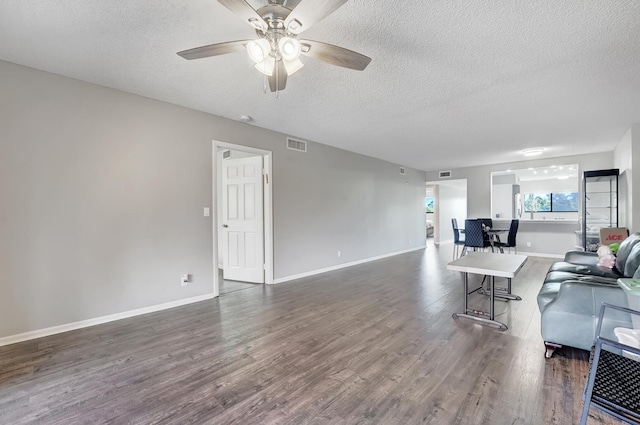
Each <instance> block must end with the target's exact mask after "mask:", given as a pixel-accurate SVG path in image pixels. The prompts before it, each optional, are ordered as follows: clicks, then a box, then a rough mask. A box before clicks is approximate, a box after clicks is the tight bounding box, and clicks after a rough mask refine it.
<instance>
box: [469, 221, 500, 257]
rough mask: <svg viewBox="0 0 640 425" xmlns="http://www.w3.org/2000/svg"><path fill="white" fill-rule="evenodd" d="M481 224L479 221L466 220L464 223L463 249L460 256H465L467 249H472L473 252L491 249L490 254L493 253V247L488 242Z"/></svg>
mask: <svg viewBox="0 0 640 425" xmlns="http://www.w3.org/2000/svg"><path fill="white" fill-rule="evenodd" d="M482 224H483V223H482V221H480V220H479V219H477V220H473V219H467V220H465V221H464V248H463V249H462V255H465V254H466V252H467V248H473V250H474V251H477V250H478V249H485V248H491V252H493V245H492V244H491V241H490V240H489V236H488V235H487V234H486V233H485V231H484V230H483V228H482Z"/></svg>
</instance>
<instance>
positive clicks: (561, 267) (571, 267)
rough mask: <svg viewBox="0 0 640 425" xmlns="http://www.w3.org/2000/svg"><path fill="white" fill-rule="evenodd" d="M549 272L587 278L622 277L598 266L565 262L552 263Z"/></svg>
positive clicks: (615, 272) (615, 271) (613, 271)
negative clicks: (585, 276) (572, 274)
mask: <svg viewBox="0 0 640 425" xmlns="http://www.w3.org/2000/svg"><path fill="white" fill-rule="evenodd" d="M549 271H553V272H568V273H574V274H580V275H588V276H602V277H609V278H614V279H617V278H619V277H622V275H621V274H620V273H618V272H617V270H615V269H613V270H612V269H609V268H606V267H600V266H598V265H592V266H591V265H584V264H573V263H567V262H565V261H558V262H556V263H553V264H552V265H551V267H549Z"/></svg>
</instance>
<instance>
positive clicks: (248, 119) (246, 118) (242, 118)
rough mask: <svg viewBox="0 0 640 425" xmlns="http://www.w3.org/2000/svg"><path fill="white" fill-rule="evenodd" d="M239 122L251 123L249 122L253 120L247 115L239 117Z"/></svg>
mask: <svg viewBox="0 0 640 425" xmlns="http://www.w3.org/2000/svg"><path fill="white" fill-rule="evenodd" d="M240 121H242V122H251V121H253V118H251V116H249V115H240Z"/></svg>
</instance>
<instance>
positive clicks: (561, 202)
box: [524, 192, 578, 212]
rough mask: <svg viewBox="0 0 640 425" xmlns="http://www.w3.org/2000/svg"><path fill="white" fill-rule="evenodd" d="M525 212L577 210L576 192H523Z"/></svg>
mask: <svg viewBox="0 0 640 425" xmlns="http://www.w3.org/2000/svg"><path fill="white" fill-rule="evenodd" d="M524 211H525V212H577V211H578V192H558V193H525V194H524Z"/></svg>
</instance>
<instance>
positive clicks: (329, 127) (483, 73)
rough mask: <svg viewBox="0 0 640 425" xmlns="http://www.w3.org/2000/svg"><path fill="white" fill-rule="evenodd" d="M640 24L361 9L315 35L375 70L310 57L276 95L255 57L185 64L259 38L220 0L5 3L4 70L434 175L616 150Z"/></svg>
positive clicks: (399, 6)
mask: <svg viewBox="0 0 640 425" xmlns="http://www.w3.org/2000/svg"><path fill="white" fill-rule="evenodd" d="M303 1H314V0H303ZM250 3H251V4H252V5H253V6H254V7H259V6H260V5H261V4H264V3H266V2H264V1H260V0H250ZM292 3H293V2H292ZM638 22H640V1H638V0H609V1H598V0H588V1H587V0H564V1H563V0H545V1H543V0H529V1H526V2H525V1H519V0H468V1H449V0H439V1H435V0H434V1H427V0H403V1H399V0H397V1H384V2H371V1H365V0H350V1H349V2H348V3H346V4H345V5H344V6H342V7H341V8H340V9H338V10H337V11H336V12H334V13H333V14H332V15H330V16H329V17H327V18H325V19H324V20H323V21H321V22H319V23H318V24H316V25H315V26H314V27H312V28H311V29H309V30H308V31H306V32H304V33H303V35H302V37H303V38H309V39H312V40H319V41H324V42H327V43H331V44H337V45H339V46H342V47H346V48H348V49H351V50H355V51H358V52H361V53H363V54H365V55H367V56H370V57H371V58H373V61H372V62H371V64H370V65H369V67H368V68H367V69H366V70H365V71H363V72H358V71H352V70H348V69H343V68H338V67H334V66H331V65H328V64H325V63H322V62H318V61H315V60H313V59H311V58H306V57H303V58H302V61H303V62H304V63H305V66H304V68H303V69H302V70H301V71H299V72H298V73H297V74H295V75H294V76H292V77H291V78H290V79H289V82H288V85H287V89H286V90H285V91H283V92H281V93H280V96H279V98H277V99H276V97H275V96H274V95H273V94H271V93H267V94H266V95H264V94H263V93H262V85H263V79H262V78H261V74H259V73H258V72H257V71H255V70H254V69H253V67H252V66H251V63H250V60H249V59H248V57H247V55H245V54H243V53H235V54H230V55H226V56H220V57H215V58H209V59H201V60H195V61H186V60H184V59H182V58H180V57H178V56H177V55H176V52H178V51H180V50H184V49H188V48H192V47H197V46H201V45H205V44H211V43H218V42H223V41H229V40H238V39H246V38H252V37H253V36H255V32H253V31H252V29H251V28H250V27H249V26H248V25H246V24H245V23H243V22H242V21H241V20H240V19H239V18H237V17H236V16H235V15H233V14H232V13H231V12H229V11H228V10H227V9H226V8H224V7H223V6H221V5H220V4H219V3H218V2H217V1H215V0H190V1H184V0H154V1H151V0H128V1H124V0H120V1H118V0H116V1H104V0H58V1H51V0H29V1H25V0H2V1H0V60H5V61H8V62H14V63H17V64H21V65H26V66H29V67H33V68H37V69H41V70H45V71H49V72H53V73H56V74H61V75H65V76H68V77H72V78H76V79H79V80H83V81H88V82H92V83H96V84H100V85H103V86H108V87H113V88H116V89H120V90H124V91H128V92H131V93H136V94H139V95H143V96H146V97H150V98H154V99H159V100H162V101H166V102H170V103H174V104H178V105H183V106H186V107H190V108H194V109H198V110H201V111H206V112H210V113H212V114H215V115H220V116H224V117H228V118H231V119H234V120H238V119H239V117H240V115H243V114H246V115H250V116H252V117H253V118H254V121H253V122H252V124H253V125H256V126H260V127H264V128H268V129H272V130H276V131H280V132H283V133H286V134H290V135H293V136H296V137H299V138H302V139H307V140H312V141H316V142H320V143H324V144H327V145H332V146H337V147H340V148H343V149H347V150H351V151H355V152H359V153H363V154H366V155H370V156H374V157H378V158H382V159H385V160H389V161H392V162H396V163H399V164H403V165H407V166H411V167H415V168H418V169H423V170H435V169H451V168H455V167H461V166H472V165H480V164H491V163H502V162H509V161H518V160H523V159H524V158H523V157H522V156H521V155H520V153H519V152H520V151H521V150H522V149H524V148H527V147H534V146H543V147H545V148H547V151H546V153H545V154H544V156H543V157H545V156H547V157H549V156H553V157H555V156H563V155H571V154H577V153H589V152H602V151H608V150H612V149H613V148H614V147H615V145H616V143H617V142H618V141H619V140H620V139H621V138H622V136H623V135H624V133H625V131H626V129H627V128H628V127H629V125H630V124H632V123H636V122H640V25H639V24H638Z"/></svg>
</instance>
